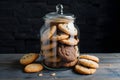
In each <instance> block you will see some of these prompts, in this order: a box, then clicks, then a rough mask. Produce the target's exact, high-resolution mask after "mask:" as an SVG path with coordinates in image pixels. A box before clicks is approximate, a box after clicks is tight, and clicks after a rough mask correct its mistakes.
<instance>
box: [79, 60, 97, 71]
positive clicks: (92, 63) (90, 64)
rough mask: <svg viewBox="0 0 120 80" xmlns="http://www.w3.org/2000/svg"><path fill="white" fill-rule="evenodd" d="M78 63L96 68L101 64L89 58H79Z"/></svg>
mask: <svg viewBox="0 0 120 80" xmlns="http://www.w3.org/2000/svg"><path fill="white" fill-rule="evenodd" d="M78 64H81V65H83V66H86V67H89V68H94V69H96V68H98V67H99V65H98V64H97V63H96V62H94V61H92V60H87V59H78Z"/></svg>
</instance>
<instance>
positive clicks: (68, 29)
mask: <svg viewBox="0 0 120 80" xmlns="http://www.w3.org/2000/svg"><path fill="white" fill-rule="evenodd" d="M58 29H59V30H61V31H63V32H64V33H66V34H69V35H77V34H78V32H77V29H76V28H75V27H74V25H73V23H72V22H70V23H68V24H59V25H58Z"/></svg>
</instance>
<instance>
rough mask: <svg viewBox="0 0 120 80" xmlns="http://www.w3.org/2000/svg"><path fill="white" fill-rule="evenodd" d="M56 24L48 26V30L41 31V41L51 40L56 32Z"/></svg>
mask: <svg viewBox="0 0 120 80" xmlns="http://www.w3.org/2000/svg"><path fill="white" fill-rule="evenodd" d="M56 29H57V28H56V26H55V25H54V26H51V27H49V28H47V29H46V30H44V31H42V33H41V41H42V42H45V41H46V40H49V39H50V37H51V36H52V35H53V34H54V33H55V32H56Z"/></svg>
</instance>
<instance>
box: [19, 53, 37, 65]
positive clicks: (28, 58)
mask: <svg viewBox="0 0 120 80" xmlns="http://www.w3.org/2000/svg"><path fill="white" fill-rule="evenodd" d="M38 57H39V54H37V53H27V54H24V55H23V56H22V57H21V58H20V64H22V65H27V64H30V63H32V62H34V61H35V60H36V59H37V58H38Z"/></svg>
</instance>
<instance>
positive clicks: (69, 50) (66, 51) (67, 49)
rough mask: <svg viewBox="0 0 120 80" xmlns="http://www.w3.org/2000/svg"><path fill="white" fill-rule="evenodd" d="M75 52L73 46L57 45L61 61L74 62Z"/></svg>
mask: <svg viewBox="0 0 120 80" xmlns="http://www.w3.org/2000/svg"><path fill="white" fill-rule="evenodd" d="M75 52H76V50H75V48H74V46H67V45H62V44H61V45H59V47H58V55H59V56H60V57H61V58H62V60H63V61H66V62H71V61H74V60H75V59H76V58H77V56H76V54H75Z"/></svg>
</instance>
